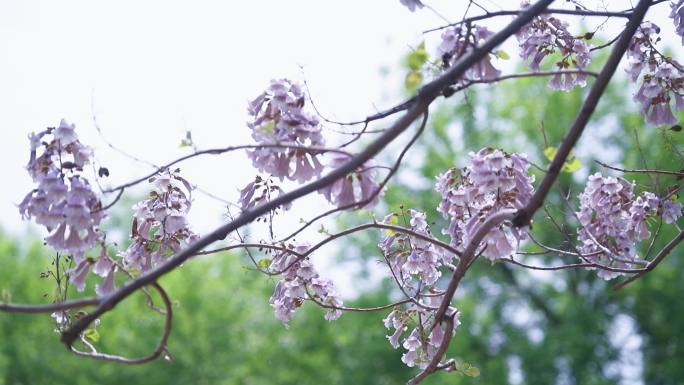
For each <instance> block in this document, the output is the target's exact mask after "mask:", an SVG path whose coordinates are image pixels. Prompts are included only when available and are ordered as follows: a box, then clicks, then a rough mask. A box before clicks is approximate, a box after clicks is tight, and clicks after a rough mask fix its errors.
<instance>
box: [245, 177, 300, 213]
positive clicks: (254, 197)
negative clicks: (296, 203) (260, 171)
mask: <svg viewBox="0 0 684 385" xmlns="http://www.w3.org/2000/svg"><path fill="white" fill-rule="evenodd" d="M284 193H285V191H284V190H283V189H282V188H280V186H278V185H277V184H275V183H273V181H272V180H271V179H270V178H266V179H264V178H262V177H260V176H259V175H257V176H256V178H254V181H253V182H250V183H248V184H247V186H245V187H244V188H243V189H242V190H240V208H241V209H242V210H243V211H244V210H247V209H251V208H253V207H255V206H258V205H260V204H262V203H265V202H268V201H270V200H271V199H273V198H274V197H275V196H276V194H277V196H281V195H282V194H284ZM290 207H292V204H290V203H288V204H287V205H284V206H283V209H284V210H289V209H290Z"/></svg>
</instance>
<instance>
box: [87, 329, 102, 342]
mask: <svg viewBox="0 0 684 385" xmlns="http://www.w3.org/2000/svg"><path fill="white" fill-rule="evenodd" d="M83 335H84V336H85V338H87V339H88V341H90V342H93V343H95V342H97V341H99V340H100V333H98V332H97V330H95V329H93V328H90V329H86V331H85V332H84V333H83Z"/></svg>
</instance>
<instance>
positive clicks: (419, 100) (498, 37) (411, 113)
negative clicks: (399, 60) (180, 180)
mask: <svg viewBox="0 0 684 385" xmlns="http://www.w3.org/2000/svg"><path fill="white" fill-rule="evenodd" d="M552 1H553V0H540V1H538V2H537V3H535V4H534V5H532V6H530V7H528V8H527V9H525V10H524V11H523V12H521V13H520V15H519V16H518V17H516V18H515V19H514V20H513V21H512V22H511V23H510V24H508V25H507V26H506V27H504V28H503V29H502V30H501V31H500V32H498V33H497V34H495V35H494V36H492V37H491V38H490V39H488V40H487V41H486V42H484V43H483V44H482V46H480V47H479V48H477V49H475V50H473V51H472V52H470V53H469V54H467V55H465V56H463V57H462V58H461V59H460V60H459V61H458V62H456V63H455V64H454V65H453V66H452V67H451V68H450V69H449V70H447V71H446V72H445V73H444V74H442V75H441V76H440V77H438V78H437V79H435V80H434V81H432V82H431V83H428V84H427V85H425V86H424V87H423V88H421V89H420V91H419V92H418V95H417V96H416V100H415V102H414V103H413V104H412V106H411V107H410V108H409V109H408V110H407V111H406V113H405V114H404V115H403V116H401V117H400V118H399V119H398V120H397V121H396V122H395V123H394V124H393V125H392V126H391V127H390V128H388V129H387V131H385V132H384V133H382V134H381V135H380V136H379V137H378V138H377V139H376V140H374V141H373V142H371V143H370V144H369V145H368V147H366V149H364V150H363V151H362V152H361V153H359V154H357V155H355V156H354V157H352V158H351V159H350V160H349V161H347V162H346V163H344V164H342V165H341V166H340V167H338V168H337V169H335V170H333V171H331V172H330V173H328V174H327V175H325V176H323V177H322V178H320V179H318V180H316V181H313V182H310V183H308V184H306V185H303V186H301V187H300V188H298V189H296V190H293V191H291V192H289V193H287V194H283V195H281V196H279V197H278V198H276V199H274V200H272V201H270V202H268V203H265V204H263V205H261V206H259V207H256V208H254V209H251V210H247V211H245V212H243V213H242V214H241V215H240V216H239V217H237V218H236V219H235V220H233V221H231V222H229V223H226V224H224V225H222V226H221V227H219V228H217V229H216V230H214V231H212V232H211V233H209V234H208V235H206V236H204V237H202V238H201V239H199V240H198V241H196V242H194V243H193V244H191V245H190V246H188V247H186V248H185V249H184V250H182V251H180V252H178V253H176V254H175V255H174V256H172V257H170V258H168V259H167V260H165V261H164V262H163V263H161V264H160V265H158V266H157V267H155V268H154V269H152V270H150V271H149V272H147V273H145V274H143V275H141V276H140V277H137V278H135V279H133V280H131V281H129V282H127V283H126V284H125V285H124V286H122V287H120V288H119V289H117V290H116V291H114V292H113V293H111V294H109V295H107V296H106V297H104V298H102V300H101V302H100V304H99V305H98V307H97V308H96V309H95V310H94V311H93V312H92V313H89V314H87V315H85V316H84V317H82V318H81V319H80V320H79V321H77V322H76V323H75V324H74V325H73V326H72V327H71V328H70V329H68V330H66V331H65V332H64V333H63V334H62V341H63V342H64V343H65V344H66V345H67V346H71V344H73V342H74V341H75V340H76V339H77V338H78V336H79V335H80V334H81V333H82V332H83V331H84V330H85V329H86V328H87V327H88V325H90V323H92V322H93V321H94V320H95V319H97V318H98V317H100V316H101V315H102V314H104V313H106V312H107V311H109V310H111V309H113V308H114V307H115V306H116V305H117V304H118V303H119V302H121V301H122V300H123V299H125V298H126V297H128V296H129V295H131V294H132V293H134V292H135V291H137V290H139V289H140V288H142V287H143V286H146V285H149V284H151V283H152V282H155V281H156V280H157V279H159V278H160V277H161V276H163V275H165V274H167V273H169V272H170V271H173V270H174V269H175V268H176V267H178V266H179V265H181V264H182V263H184V262H185V261H187V260H188V259H189V258H190V257H192V256H193V255H194V254H196V253H197V252H199V251H201V250H202V249H204V248H205V247H206V246H208V245H210V244H212V243H214V242H216V241H218V240H221V239H224V238H225V237H226V236H227V235H228V234H229V233H231V232H233V231H235V230H236V229H239V228H240V227H242V226H244V225H246V224H248V223H251V222H252V221H254V220H255V219H256V218H258V217H260V216H262V215H264V214H266V213H268V212H269V211H271V210H274V209H276V208H278V207H280V206H282V205H284V204H287V203H290V202H292V201H294V200H296V199H298V198H301V197H303V196H305V195H308V194H310V193H312V192H315V191H317V190H319V189H321V188H323V187H325V186H327V185H329V184H331V183H333V182H335V181H336V180H338V179H339V178H342V177H344V176H346V175H347V174H349V173H350V172H353V171H354V170H356V169H357V168H359V167H361V166H362V165H363V164H364V163H365V162H366V161H368V160H370V159H371V158H373V157H374V156H375V155H377V154H378V153H379V152H380V151H381V150H382V149H384V148H385V147H386V146H387V145H388V144H389V143H390V142H392V141H393V140H394V139H395V138H396V137H397V136H399V135H400V134H401V133H403V132H404V131H405V130H406V129H407V128H408V127H409V126H410V125H411V123H413V121H414V120H415V119H416V118H418V117H419V116H420V115H422V114H424V113H425V111H426V110H427V108H428V106H429V105H430V104H431V103H432V102H433V101H434V100H435V99H436V98H437V97H438V96H439V95H440V94H441V92H442V90H443V89H444V88H445V87H448V86H450V85H451V84H453V83H454V82H456V81H457V80H458V79H459V78H461V77H462V76H463V74H464V73H465V71H466V70H467V69H468V68H470V67H471V66H473V65H475V64H476V63H478V62H479V61H480V60H482V59H483V58H484V57H485V56H486V55H489V52H490V51H492V50H493V49H494V48H495V47H497V46H498V45H499V44H501V43H502V42H503V41H505V40H506V39H508V38H509V37H510V36H512V35H513V34H514V33H515V32H517V31H518V30H519V29H520V28H521V27H523V26H524V25H525V24H527V23H528V22H530V21H531V20H532V18H534V17H535V16H537V15H539V14H540V13H541V12H543V11H544V9H546V8H547V7H548V5H549V4H551V2H552ZM452 294H453V293H452ZM449 298H450V297H449ZM442 315H443V312H442Z"/></svg>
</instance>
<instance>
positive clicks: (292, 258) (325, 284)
mask: <svg viewBox="0 0 684 385" xmlns="http://www.w3.org/2000/svg"><path fill="white" fill-rule="evenodd" d="M289 247H290V249H291V250H292V251H294V252H295V253H297V254H299V255H301V254H304V253H306V252H307V251H308V249H309V245H308V244H296V245H290V246H289ZM269 271H270V272H272V273H273V274H279V275H280V277H281V279H280V281H278V283H277V284H276V287H275V289H274V290H273V294H272V295H271V298H270V300H269V303H270V305H271V307H272V308H273V311H274V313H275V317H276V318H277V319H278V320H280V321H281V322H282V323H283V324H284V325H285V326H287V324H288V322H289V321H290V320H291V319H292V317H293V316H294V314H295V310H296V309H297V308H298V307H299V306H301V304H302V302H303V301H304V300H306V299H308V298H310V299H313V300H315V301H316V302H318V303H321V304H323V305H326V306H328V308H327V311H326V313H325V315H324V318H325V319H326V320H328V321H333V320H336V319H338V318H340V316H341V315H342V310H341V307H342V300H341V299H340V297H339V296H338V295H337V293H336V292H335V286H334V285H333V283H332V281H330V280H328V279H324V278H321V277H320V276H319V274H318V272H317V271H316V269H315V267H314V266H313V264H312V263H311V261H310V260H308V259H300V258H299V257H298V256H297V255H295V254H293V253H291V252H288V251H285V250H283V251H281V252H279V253H278V254H276V256H275V257H274V258H273V259H272V260H271V263H270V265H269Z"/></svg>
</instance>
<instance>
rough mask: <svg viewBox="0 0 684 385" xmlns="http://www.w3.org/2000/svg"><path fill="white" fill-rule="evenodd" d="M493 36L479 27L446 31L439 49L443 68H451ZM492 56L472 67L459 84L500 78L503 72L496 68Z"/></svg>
mask: <svg viewBox="0 0 684 385" xmlns="http://www.w3.org/2000/svg"><path fill="white" fill-rule="evenodd" d="M492 35H494V33H493V32H492V31H490V30H488V29H487V28H486V27H483V26H478V25H472V26H470V28H466V27H465V26H463V25H462V26H458V27H454V28H448V29H446V30H445V31H444V32H443V33H442V41H441V43H440V45H439V47H438V50H439V54H440V55H441V57H442V67H443V68H444V69H447V68H449V67H451V66H452V65H453V64H454V63H455V62H456V61H458V59H460V58H461V57H462V56H464V55H467V54H469V53H470V52H471V51H473V50H474V49H475V48H477V47H478V46H479V45H482V43H484V41H485V40H487V39H489V38H490V37H491V36H492ZM491 56H492V55H487V56H486V57H485V58H484V59H482V60H480V61H479V62H477V63H476V64H475V65H473V66H471V67H470V68H469V69H468V70H467V71H466V73H465V75H464V77H463V78H462V79H460V80H459V81H458V83H468V81H471V80H493V79H495V78H497V77H499V75H501V71H499V70H498V69H496V68H494V66H493V65H492V62H491V59H492V58H491Z"/></svg>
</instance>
